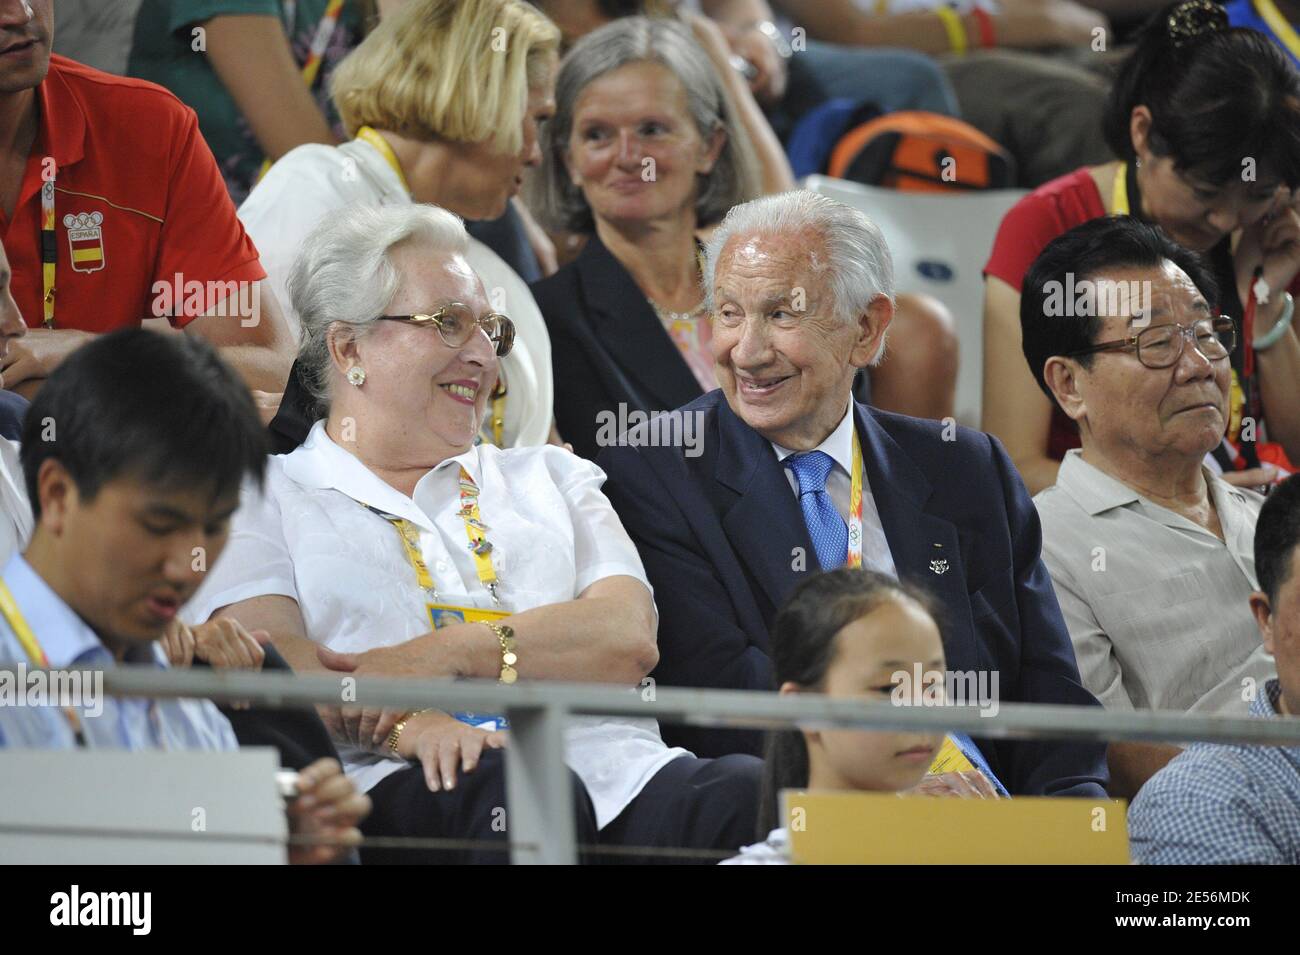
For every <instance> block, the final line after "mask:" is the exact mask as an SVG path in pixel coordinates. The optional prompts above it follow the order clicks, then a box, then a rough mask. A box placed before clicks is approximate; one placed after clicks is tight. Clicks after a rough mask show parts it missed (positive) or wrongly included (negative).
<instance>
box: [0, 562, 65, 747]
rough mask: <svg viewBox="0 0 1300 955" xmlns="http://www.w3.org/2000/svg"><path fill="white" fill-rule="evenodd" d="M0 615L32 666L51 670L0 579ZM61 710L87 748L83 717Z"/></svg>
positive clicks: (16, 602) (9, 592) (7, 587)
mask: <svg viewBox="0 0 1300 955" xmlns="http://www.w3.org/2000/svg"><path fill="white" fill-rule="evenodd" d="M0 614H3V615H4V618H5V620H6V621H7V622H8V624H9V629H10V630H12V631H13V632H14V636H15V637H17V638H18V642H19V643H20V644H22V647H23V652H24V653H26V654H27V658H28V659H29V660H31V661H32V665H33V666H38V667H40V668H41V669H42V670H48V669H49V668H50V660H49V657H47V656H46V655H45V651H44V650H43V649H42V648H41V645H40V643H39V642H38V641H37V639H36V634H34V633H32V628H31V627H30V626H28V624H27V618H26V617H24V616H23V612H22V611H21V610H19V609H18V601H16V600H14V595H13V593H12V592H11V591H10V590H9V585H8V584H6V583H5V582H4V580H3V579H0ZM60 709H62V710H63V715H64V717H65V718H66V719H67V721H68V725H69V726H71V727H72V735H73V738H75V739H76V741H77V745H78V746H85V745H86V735H85V733H84V732H83V731H82V728H81V715H80V714H79V713H78V712H77V711H76V710H74V709H73V708H72V707H70V706H64V707H60Z"/></svg>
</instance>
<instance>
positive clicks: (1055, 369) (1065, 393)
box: [1043, 355, 1088, 423]
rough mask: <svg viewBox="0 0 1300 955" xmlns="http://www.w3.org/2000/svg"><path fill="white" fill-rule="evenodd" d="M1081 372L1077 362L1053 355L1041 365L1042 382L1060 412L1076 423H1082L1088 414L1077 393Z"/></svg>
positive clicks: (1081, 396) (1085, 405)
mask: <svg viewBox="0 0 1300 955" xmlns="http://www.w3.org/2000/svg"><path fill="white" fill-rule="evenodd" d="M1082 371H1083V369H1082V368H1081V367H1080V366H1079V363H1078V362H1076V361H1074V360H1073V359H1070V358H1062V357H1061V356H1059V355H1053V356H1052V357H1051V358H1049V359H1047V361H1046V362H1045V363H1044V364H1043V380H1044V381H1046V382H1047V387H1048V388H1049V389H1050V390H1051V392H1052V394H1053V395H1055V396H1056V401H1057V403H1058V404H1059V405H1060V406H1061V410H1062V411H1064V412H1065V413H1066V415H1068V416H1069V418H1070V420H1072V421H1074V422H1076V423H1077V422H1082V421H1083V420H1084V418H1086V417H1087V414H1088V406H1087V403H1086V402H1085V401H1084V398H1083V395H1082V394H1080V393H1079V375H1080V373H1081V372H1082Z"/></svg>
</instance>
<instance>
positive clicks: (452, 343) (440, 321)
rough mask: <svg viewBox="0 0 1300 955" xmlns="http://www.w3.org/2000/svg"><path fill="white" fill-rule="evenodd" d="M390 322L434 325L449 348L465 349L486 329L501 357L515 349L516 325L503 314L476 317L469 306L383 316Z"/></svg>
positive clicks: (456, 303)
mask: <svg viewBox="0 0 1300 955" xmlns="http://www.w3.org/2000/svg"><path fill="white" fill-rule="evenodd" d="M379 317H380V318H381V319H382V320H384V321H387V322H406V323H407V324H408V325H423V326H425V327H428V326H430V325H432V326H433V327H434V328H436V329H438V334H439V335H440V336H442V340H443V342H445V343H446V345H447V346H448V347H449V348H463V347H464V346H465V343H466V342H468V341H469V340H470V338H471V337H472V336H473V334H474V332H475V330H476V329H480V328H481V329H483V333H484V334H485V335H487V337H488V341H490V342H491V343H492V347H493V348H495V349H496V353H497V357H498V358H505V357H506V355H509V354H510V349H512V348H514V347H515V323H514V322H512V321H511V320H510V319H509V318H507V317H506V316H504V315H502V314H501V313H500V312H489V313H488V314H486V315H484V316H483V317H482V318H476V317H475V315H474V312H473V311H472V310H471V309H470V307H469V306H468V305H464V304H462V303H461V302H448V303H447V304H446V305H444V306H442V307H441V308H440V309H438V310H437V311H435V312H432V313H430V314H428V315H380V316H379Z"/></svg>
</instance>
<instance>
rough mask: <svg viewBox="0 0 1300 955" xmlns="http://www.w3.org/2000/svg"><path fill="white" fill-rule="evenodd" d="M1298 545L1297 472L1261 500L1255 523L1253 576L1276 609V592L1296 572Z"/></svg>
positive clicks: (1299, 490)
mask: <svg viewBox="0 0 1300 955" xmlns="http://www.w3.org/2000/svg"><path fill="white" fill-rule="evenodd" d="M1297 547H1300V474H1293V475H1291V476H1290V477H1289V478H1287V479H1286V480H1285V481H1282V482H1281V483H1280V484H1278V485H1277V486H1276V487H1275V488H1273V492H1272V493H1271V494H1269V496H1268V497H1267V498H1265V499H1264V506H1263V507H1262V508H1260V511H1259V520H1257V521H1256V522H1255V575H1256V576H1257V577H1258V578H1259V589H1260V590H1262V591H1264V593H1266V594H1268V601H1269V603H1270V604H1272V605H1273V608H1274V610H1276V609H1277V594H1278V591H1279V590H1281V589H1282V585H1283V584H1285V583H1286V582H1287V580H1289V579H1290V577H1291V574H1292V573H1294V572H1295V569H1296V560H1295V552H1296V548H1297Z"/></svg>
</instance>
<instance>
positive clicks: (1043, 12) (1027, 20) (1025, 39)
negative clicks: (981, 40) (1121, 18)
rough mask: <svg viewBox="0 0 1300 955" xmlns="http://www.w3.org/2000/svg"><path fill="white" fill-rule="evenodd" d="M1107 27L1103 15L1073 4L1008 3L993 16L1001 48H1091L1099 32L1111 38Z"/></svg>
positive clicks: (1067, 0)
mask: <svg viewBox="0 0 1300 955" xmlns="http://www.w3.org/2000/svg"><path fill="white" fill-rule="evenodd" d="M1107 27H1108V23H1107V20H1106V17H1105V16H1104V15H1103V14H1101V13H1098V12H1097V11H1096V10H1092V9H1089V8H1087V7H1085V6H1082V5H1081V4H1078V3H1074V2H1071V0H1046V2H1044V0H1029V2H1026V0H1004V2H1003V4H1002V6H1001V8H1000V10H999V12H998V13H996V14H994V15H993V35H994V37H995V38H996V39H997V43H998V46H1000V47H1015V48H1019V49H1031V50H1032V49H1042V48H1045V47H1072V46H1074V47H1077V46H1088V45H1090V44H1091V43H1092V42H1093V38H1094V37H1096V36H1098V34H1097V32H1096V31H1097V30H1101V31H1102V33H1101V34H1100V35H1101V36H1107V34H1108V32H1109V31H1108V30H1107ZM972 35H973V34H972Z"/></svg>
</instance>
